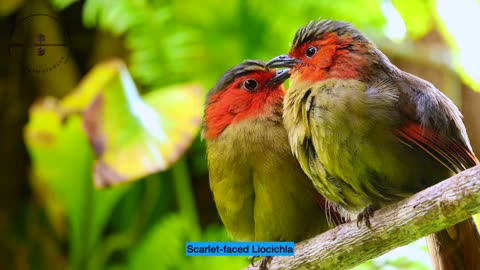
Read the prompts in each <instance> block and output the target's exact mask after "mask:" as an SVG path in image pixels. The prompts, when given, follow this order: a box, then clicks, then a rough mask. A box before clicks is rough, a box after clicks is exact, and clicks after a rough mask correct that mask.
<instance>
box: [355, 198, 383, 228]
mask: <svg viewBox="0 0 480 270" xmlns="http://www.w3.org/2000/svg"><path fill="white" fill-rule="evenodd" d="M378 209H379V207H378V205H377V204H371V205H369V206H367V207H366V208H365V209H363V211H362V212H361V213H360V214H358V216H357V227H359V228H360V224H361V223H362V222H363V220H365V225H366V226H367V228H369V229H371V228H372V223H371V222H370V218H371V217H373V214H374V213H375V211H376V210H378Z"/></svg>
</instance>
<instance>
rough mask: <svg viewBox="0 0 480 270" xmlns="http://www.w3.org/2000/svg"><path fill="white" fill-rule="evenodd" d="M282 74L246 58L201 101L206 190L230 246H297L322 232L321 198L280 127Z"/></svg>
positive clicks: (325, 226) (324, 217)
mask: <svg viewBox="0 0 480 270" xmlns="http://www.w3.org/2000/svg"><path fill="white" fill-rule="evenodd" d="M288 76H289V74H288V70H279V71H275V70H266V68H265V63H264V62H261V61H253V60H247V61H245V62H243V63H241V64H239V65H237V66H235V67H233V68H231V69H230V70H228V71H227V72H225V74H223V76H222V77H221V78H220V80H219V81H218V82H217V84H216V85H215V86H214V87H213V88H212V89H211V91H210V92H209V94H208V97H207V105H206V109H205V117H204V129H203V136H204V137H205V139H206V141H207V159H208V169H209V174H210V188H211V190H212V192H213V197H214V200H215V203H216V206H217V210H218V213H219V215H220V217H221V219H222V222H223V224H224V225H225V227H226V229H227V231H228V232H229V234H230V236H231V237H232V239H233V240H236V241H294V242H298V241H301V240H304V239H307V238H309V237H312V236H314V235H316V234H319V233H321V232H323V231H326V230H327V229H328V228H329V225H328V222H327V215H326V213H325V211H326V209H327V207H326V204H325V199H324V198H323V197H322V196H320V194H319V193H318V192H317V191H316V190H315V188H314V187H313V185H312V182H311V181H310V180H309V179H308V177H307V176H306V175H305V174H304V172H303V171H302V169H301V168H300V165H299V163H298V161H297V160H296V159H295V157H294V156H293V154H292V152H291V150H290V146H289V145H288V139H287V132H286V130H285V128H284V127H283V121H282V106H283V97H284V94H285V92H284V88H283V86H282V83H283V81H284V80H286V79H287V78H288ZM329 214H330V217H331V218H332V220H333V222H334V223H338V222H339V219H338V215H336V213H329ZM265 262H266V261H265V260H264V261H263V262H262V264H263V267H265V265H264V264H265Z"/></svg>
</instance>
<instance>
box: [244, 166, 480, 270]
mask: <svg viewBox="0 0 480 270" xmlns="http://www.w3.org/2000/svg"><path fill="white" fill-rule="evenodd" d="M479 212H480V165H478V166H476V167H473V168H470V169H468V170H466V171H463V172H461V173H459V174H457V175H455V176H453V177H451V178H449V179H447V180H445V181H442V182H440V183H438V184H437V185H435V186H432V187H430V188H428V189H426V190H423V191H421V192H419V193H417V194H414V195H413V196H411V197H409V198H407V199H405V200H402V201H400V202H398V203H394V204H392V205H389V206H387V207H384V208H382V209H380V210H378V211H376V212H375V217H373V218H371V219H370V221H371V223H372V228H371V229H368V228H367V227H366V226H365V225H363V226H361V228H358V227H357V225H356V221H353V222H350V223H347V224H343V225H340V226H337V227H336V228H333V229H331V230H329V231H327V232H325V233H323V234H320V235H318V236H316V237H314V238H311V239H308V240H305V241H303V242H300V243H298V244H297V245H296V246H295V257H274V258H273V260H272V262H271V264H270V266H269V269H271V270H274V269H329V270H332V269H349V268H352V267H354V266H356V265H358V264H360V263H362V262H365V261H368V260H370V259H373V258H376V257H378V256H380V255H382V254H384V253H386V252H387V251H389V250H392V249H394V248H396V247H400V246H403V245H406V244H408V243H411V242H413V241H415V240H417V239H419V238H421V237H424V236H427V235H429V234H432V233H434V232H437V231H440V230H442V229H445V228H447V227H449V226H452V225H455V224H457V223H459V222H461V221H463V220H465V219H467V218H469V217H470V216H472V215H474V214H477V213H479ZM245 269H250V270H252V269H257V268H254V267H252V266H249V267H247V268H245Z"/></svg>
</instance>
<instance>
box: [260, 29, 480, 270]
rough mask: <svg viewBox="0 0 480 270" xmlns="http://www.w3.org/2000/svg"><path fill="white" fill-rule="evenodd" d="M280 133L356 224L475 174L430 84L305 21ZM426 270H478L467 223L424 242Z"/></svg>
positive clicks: (478, 252) (341, 33) (354, 36)
mask: <svg viewBox="0 0 480 270" xmlns="http://www.w3.org/2000/svg"><path fill="white" fill-rule="evenodd" d="M267 67H290V68H291V82H290V88H289V90H288V91H287V94H286V97H285V100H284V123H285V127H286V129H287V132H288V137H289V142H290V145H291V147H292V150H293V152H294V154H295V156H296V157H297V159H298V160H299V162H300V164H301V166H302V168H303V170H304V171H305V172H306V174H307V175H308V176H309V178H310V179H311V180H312V181H313V183H314V185H315V187H316V188H317V190H318V191H319V192H320V193H322V195H324V196H325V197H326V198H327V199H328V200H330V201H331V202H332V203H333V204H335V205H336V206H337V207H338V209H339V211H342V212H343V213H344V214H346V215H349V216H356V215H358V219H357V222H361V221H362V219H365V222H366V223H367V226H370V224H369V217H370V216H371V215H373V212H374V211H375V210H376V209H378V208H379V207H382V206H385V205H387V204H389V203H391V202H394V201H397V200H400V199H402V198H405V197H407V196H409V195H411V194H413V193H416V192H418V191H420V190H422V189H424V188H426V187H428V186H431V185H433V184H435V183H437V182H439V181H441V180H443V179H446V178H448V177H450V176H451V175H452V174H454V173H458V172H459V171H462V170H464V169H466V168H469V167H472V166H474V165H476V164H478V159H477V158H476V157H475V154H474V153H473V151H472V148H471V146H470V143H469V140H468V137H467V133H466V129H465V126H464V124H463V122H462V116H461V114H460V112H459V110H458V109H457V107H456V106H455V105H454V104H453V102H452V101H451V100H450V99H448V98H447V97H446V96H445V95H444V94H442V93H441V92H440V91H439V90H438V89H436V88H435V87H434V86H433V85H432V84H431V83H429V82H427V81H425V80H422V79H420V78H418V77H416V76H414V75H412V74H409V73H407V72H404V71H402V70H400V69H398V68H397V67H396V66H394V65H393V64H392V63H390V61H389V60H388V58H387V57H386V56H385V55H384V54H383V53H382V52H381V51H380V50H378V49H377V47H376V46H375V45H374V44H373V43H372V42H371V41H370V40H368V39H367V38H366V37H365V36H364V35H363V34H361V33H360V32H359V31H358V30H357V29H355V28H354V27H352V26H351V25H350V24H349V23H345V22H339V21H329V20H319V21H312V22H310V23H309V24H307V25H306V26H304V27H302V28H300V29H299V30H298V31H297V33H296V35H295V38H294V41H293V44H292V47H291V49H290V52H289V54H288V55H281V56H278V57H275V58H273V59H272V60H271V61H269V63H267ZM428 244H429V249H430V253H431V254H432V258H433V263H434V266H435V267H436V269H480V237H479V234H478V231H477V229H476V227H475V224H474V223H473V220H472V219H471V218H470V219H468V220H466V221H463V222H461V223H459V224H457V225H455V226H454V227H451V228H448V229H446V230H443V231H440V232H438V233H436V234H435V235H432V236H429V238H428Z"/></svg>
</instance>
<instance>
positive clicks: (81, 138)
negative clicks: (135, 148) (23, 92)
mask: <svg viewBox="0 0 480 270" xmlns="http://www.w3.org/2000/svg"><path fill="white" fill-rule="evenodd" d="M81 123H82V119H81V117H80V115H78V114H66V113H65V110H64V109H63V108H62V107H61V106H60V105H59V104H58V102H57V101H56V100H55V99H53V98H47V99H44V100H42V101H40V102H37V103H36V104H34V105H33V106H32V108H31V111H30V120H29V122H28V124H27V125H26V127H25V143H26V145H27V149H28V151H29V153H30V156H31V158H32V167H33V168H32V171H33V175H32V186H33V188H34V190H35V191H36V193H38V194H40V196H41V197H44V198H45V199H46V201H47V205H54V206H57V208H58V207H59V206H60V207H61V208H62V209H64V212H63V211H56V212H54V213H53V214H51V215H50V216H51V217H53V218H54V220H53V222H54V223H58V222H62V221H63V220H64V218H66V219H67V220H68V224H69V232H68V233H69V235H70V242H69V243H70V253H71V256H70V260H71V262H70V263H71V266H72V267H73V268H74V269H83V268H84V264H85V262H86V260H87V258H89V256H90V255H91V254H89V252H91V250H93V248H94V246H95V245H97V244H98V241H99V240H100V238H101V237H100V236H101V233H102V230H103V228H104V226H105V224H106V222H107V220H108V218H109V215H110V213H111V212H112V209H113V207H114V205H115V204H116V202H117V201H118V200H119V199H120V198H121V196H122V195H123V194H124V192H125V191H126V190H127V188H128V187H127V186H124V187H121V188H117V189H110V190H95V189H94V188H93V186H92V182H91V178H92V175H91V167H92V164H93V158H94V156H93V152H92V150H91V148H90V146H89V144H88V140H87V137H86V136H85V134H84V132H83V130H82V127H81ZM49 209H50V208H49ZM49 211H50V212H51V210H49ZM63 222H64V221H63Z"/></svg>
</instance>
